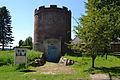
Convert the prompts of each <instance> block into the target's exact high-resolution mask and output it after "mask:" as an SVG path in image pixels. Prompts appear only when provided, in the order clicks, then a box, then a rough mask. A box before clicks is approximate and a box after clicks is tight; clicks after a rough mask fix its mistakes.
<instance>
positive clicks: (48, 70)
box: [25, 62, 75, 74]
mask: <svg viewBox="0 0 120 80" xmlns="http://www.w3.org/2000/svg"><path fill="white" fill-rule="evenodd" d="M32 70H33V71H34V72H29V73H25V74H38V73H40V74H71V73H75V70H74V69H72V68H70V67H69V66H63V65H60V64H57V63H50V62H47V63H46V64H45V65H44V66H40V67H37V68H34V69H32Z"/></svg>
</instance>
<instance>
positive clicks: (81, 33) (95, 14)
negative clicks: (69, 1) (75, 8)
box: [76, 0, 120, 68]
mask: <svg viewBox="0 0 120 80" xmlns="http://www.w3.org/2000/svg"><path fill="white" fill-rule="evenodd" d="M85 5H86V9H87V10H86V13H87V14H86V15H83V16H82V17H81V18H80V19H79V20H80V24H81V26H78V27H76V30H77V31H76V33H77V37H79V38H80V43H85V45H84V46H77V47H79V48H80V49H81V50H83V51H86V52H87V53H89V54H90V55H91V57H92V67H93V68H94V61H95V58H96V56H97V54H98V53H102V51H108V50H109V48H110V46H109V45H110V43H111V42H113V41H116V39H117V38H118V37H120V14H119V13H120V1H119V0H88V2H87V3H85Z"/></svg>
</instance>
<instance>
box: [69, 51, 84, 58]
mask: <svg viewBox="0 0 120 80" xmlns="http://www.w3.org/2000/svg"><path fill="white" fill-rule="evenodd" d="M67 55H69V56H75V57H82V53H81V52H78V53H67Z"/></svg>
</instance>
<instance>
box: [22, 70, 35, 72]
mask: <svg viewBox="0 0 120 80" xmlns="http://www.w3.org/2000/svg"><path fill="white" fill-rule="evenodd" d="M20 72H36V71H35V70H21V71H20Z"/></svg>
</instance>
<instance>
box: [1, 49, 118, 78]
mask: <svg viewBox="0 0 120 80" xmlns="http://www.w3.org/2000/svg"><path fill="white" fill-rule="evenodd" d="M13 52H14V51H11V52H9V51H6V52H4V51H3V52H2V51H0V60H2V59H3V61H4V62H5V63H6V62H7V61H8V60H9V59H11V61H12V58H11V57H12V56H13V55H14V54H13ZM3 53H4V55H3ZM28 53H29V55H28V56H29V58H28V60H29V62H30V61H32V60H34V59H35V58H37V57H39V55H38V53H39V52H35V51H28ZM33 53H34V54H33ZM7 55H9V57H6V56H7ZM10 56H11V57H10ZM3 57H4V58H3ZM64 57H66V58H69V59H72V60H74V61H76V63H75V64H74V65H71V66H70V67H72V68H74V69H75V70H76V73H73V74H54V75H53V74H39V73H38V74H27V72H21V71H22V70H16V69H15V67H14V66H13V65H12V64H10V63H9V64H8V63H7V64H6V65H3V66H0V80H32V79H36V80H89V74H91V73H103V74H107V75H109V74H110V75H111V76H112V78H114V77H115V78H120V58H119V57H117V56H111V55H109V56H108V58H107V60H106V59H105V57H100V56H98V57H97V58H96V60H95V69H91V58H90V57H74V56H68V55H65V56H64ZM4 59H5V60H4ZM31 68H34V67H31V66H29V68H27V69H26V70H29V69H31Z"/></svg>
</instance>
